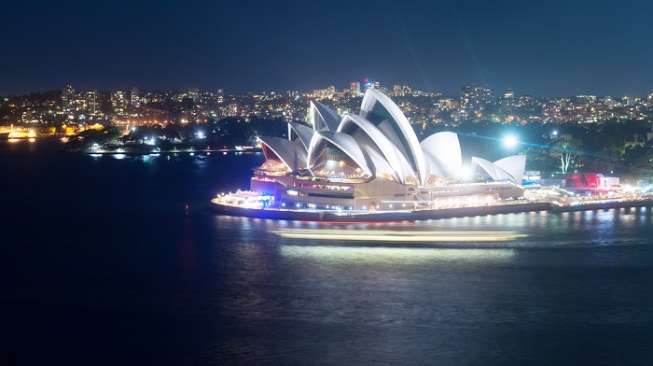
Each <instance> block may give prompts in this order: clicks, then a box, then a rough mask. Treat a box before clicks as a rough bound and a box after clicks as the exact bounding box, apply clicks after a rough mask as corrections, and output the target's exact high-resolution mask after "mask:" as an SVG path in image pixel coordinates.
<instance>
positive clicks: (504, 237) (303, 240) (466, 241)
mask: <svg viewBox="0 0 653 366" xmlns="http://www.w3.org/2000/svg"><path fill="white" fill-rule="evenodd" d="M217 220H218V222H219V225H220V226H221V227H231V228H240V230H239V231H240V234H241V235H243V237H244V238H245V239H254V238H257V239H261V240H262V239H263V238H268V240H269V241H272V242H279V243H282V244H284V245H296V244H299V245H315V246H322V245H343V246H361V245H362V246H365V245H374V246H383V245H388V246H391V247H396V246H398V245H401V244H400V243H391V242H400V241H401V240H394V237H410V238H411V239H410V240H406V242H410V243H411V244H410V245H412V244H418V245H419V246H426V247H443V246H444V247H446V246H450V247H455V248H565V247H584V246H590V247H592V246H608V245H636V244H648V241H647V240H644V239H645V238H646V236H645V235H644V236H643V235H642V231H645V232H648V231H652V232H653V228H651V220H652V219H651V213H650V211H649V210H645V209H632V210H598V211H580V212H571V213H562V214H553V213H546V212H537V213H535V212H531V213H519V214H503V215H491V216H475V217H461V218H451V219H442V220H424V221H417V222H407V221H406V222H394V223H392V222H391V223H360V224H358V223H348V224H337V223H320V222H303V221H287V220H270V219H259V218H244V217H229V216H217ZM635 229H636V230H635ZM393 232H396V233H397V235H394V236H393V239H388V240H387V243H385V244H384V241H385V240H384V239H383V237H381V235H383V233H390V234H392V233H393ZM375 233H380V234H379V235H376V234H375ZM428 233H436V234H437V235H441V238H436V239H433V238H430V240H424V241H423V242H420V240H419V237H420V235H422V236H425V235H426V234H428ZM448 233H449V234H451V235H447V234H448ZM330 234H334V235H330ZM488 234H492V235H495V234H496V235H497V237H496V238H493V240H487V235H488ZM365 235H370V237H369V238H370V240H367V241H366V240H364V239H362V238H364V237H365ZM475 235H479V236H483V235H485V236H486V238H485V239H484V240H476V241H475V240H473V239H474V236H475ZM499 235H500V236H499ZM461 236H462V238H461ZM324 239H329V240H324ZM490 241H492V243H490Z"/></svg>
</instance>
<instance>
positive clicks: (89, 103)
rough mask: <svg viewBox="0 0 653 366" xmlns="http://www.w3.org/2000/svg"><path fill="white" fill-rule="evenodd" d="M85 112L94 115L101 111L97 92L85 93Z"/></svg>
mask: <svg viewBox="0 0 653 366" xmlns="http://www.w3.org/2000/svg"><path fill="white" fill-rule="evenodd" d="M84 101H85V103H84V107H85V110H84V112H86V113H90V114H94V113H97V112H99V110H100V101H99V100H98V95H97V91H95V90H89V91H87V92H86V93H84Z"/></svg>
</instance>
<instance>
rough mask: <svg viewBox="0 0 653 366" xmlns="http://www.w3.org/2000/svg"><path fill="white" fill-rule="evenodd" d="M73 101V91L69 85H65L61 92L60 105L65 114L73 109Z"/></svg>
mask: <svg viewBox="0 0 653 366" xmlns="http://www.w3.org/2000/svg"><path fill="white" fill-rule="evenodd" d="M74 101H75V89H74V88H73V86H72V85H71V84H66V86H65V87H64V88H63V90H62V91H61V104H62V105H63V108H64V110H65V111H66V112H68V111H71V110H73V109H74V106H73V104H74Z"/></svg>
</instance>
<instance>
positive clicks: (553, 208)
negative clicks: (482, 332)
mask: <svg viewBox="0 0 653 366" xmlns="http://www.w3.org/2000/svg"><path fill="white" fill-rule="evenodd" d="M224 197H225V196H219V197H216V198H214V199H213V200H212V201H211V206H212V209H213V210H214V211H215V212H217V213H219V214H225V215H231V216H246V217H256V218H262V219H275V220H298V221H324V222H392V221H417V220H432V219H445V218H454V217H474V216H486V215H499V214H514V213H524V212H551V213H563V212H575V211H596V210H610V209H626V210H630V209H644V210H649V211H650V210H651V207H653V197H650V198H641V197H640V198H613V199H585V200H582V201H571V202H567V203H560V202H557V201H550V202H544V201H539V202H533V201H527V200H515V201H510V202H501V203H495V204H487V205H482V206H465V207H447V208H437V209H430V208H425V209H416V210H410V209H408V210H395V211H375V212H372V211H355V210H319V209H286V208H269V207H266V208H263V207H246V206H245V205H234V204H232V203H227V200H225V199H224Z"/></svg>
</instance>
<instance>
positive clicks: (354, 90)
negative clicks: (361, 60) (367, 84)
mask: <svg viewBox="0 0 653 366" xmlns="http://www.w3.org/2000/svg"><path fill="white" fill-rule="evenodd" d="M349 92H350V93H351V94H352V95H353V96H359V95H361V83H360V81H352V82H351V83H349Z"/></svg>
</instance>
